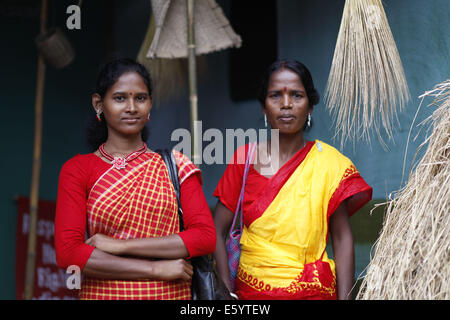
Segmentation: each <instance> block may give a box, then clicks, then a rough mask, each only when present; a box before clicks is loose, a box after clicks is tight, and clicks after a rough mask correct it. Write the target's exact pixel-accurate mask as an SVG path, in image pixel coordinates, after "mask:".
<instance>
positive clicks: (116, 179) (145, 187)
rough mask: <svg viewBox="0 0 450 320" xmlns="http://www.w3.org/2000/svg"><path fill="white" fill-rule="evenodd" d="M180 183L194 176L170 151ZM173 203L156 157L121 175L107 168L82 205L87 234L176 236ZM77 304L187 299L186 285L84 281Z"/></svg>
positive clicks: (164, 171)
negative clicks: (89, 301) (174, 160)
mask: <svg viewBox="0 0 450 320" xmlns="http://www.w3.org/2000/svg"><path fill="white" fill-rule="evenodd" d="M174 155H175V157H176V160H177V163H178V168H179V176H180V180H181V182H182V181H183V180H184V179H186V178H187V177H188V176H190V175H191V174H193V173H194V172H198V171H200V170H199V169H198V168H197V167H195V165H194V164H193V163H192V162H191V161H190V160H189V159H187V158H186V157H185V156H183V155H182V154H181V153H178V152H176V151H175V152H174ZM177 210H178V208H177V200H176V197H175V193H174V190H173V186H172V183H171V181H170V178H169V176H168V172H167V169H166V167H165V164H164V162H163V161H162V159H161V157H160V156H159V155H158V154H156V153H144V154H142V155H141V156H140V157H138V158H137V159H135V160H133V161H131V162H129V163H128V165H127V166H126V167H125V168H124V169H122V170H116V169H114V167H112V166H111V168H110V169H108V170H107V171H106V172H105V173H104V174H103V175H101V176H100V178H99V179H98V180H97V181H96V182H95V184H94V186H93V187H92V189H91V190H90V193H89V196H88V200H87V219H88V220H87V222H88V228H89V234H90V235H93V234H96V233H101V234H104V235H107V236H110V237H113V238H116V239H133V238H148V237H162V236H167V235H171V234H174V233H177V232H179V218H178V211H177ZM79 298H80V299H105V300H115V299H120V300H122V299H164V300H168V299H170V300H171V299H190V298H191V292H190V283H189V282H186V281H162V280H134V281H124V280H106V279H96V278H89V277H85V278H84V279H83V283H82V286H81V291H80V294H79Z"/></svg>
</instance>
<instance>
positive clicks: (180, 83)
mask: <svg viewBox="0 0 450 320" xmlns="http://www.w3.org/2000/svg"><path fill="white" fill-rule="evenodd" d="M154 35H155V22H154V17H153V15H151V18H150V22H149V25H148V28H147V32H146V34H145V38H144V41H143V42H142V45H141V48H140V50H139V53H138V57H137V61H138V62H139V63H141V64H143V65H144V66H145V67H146V68H147V69H148V70H149V71H150V74H151V76H152V80H153V96H154V98H155V99H154V101H155V102H156V105H159V104H160V103H162V102H164V101H168V100H169V99H172V100H173V99H177V98H180V97H181V96H182V95H183V94H184V93H185V92H186V87H187V61H186V59H160V58H154V59H149V58H147V57H146V55H147V52H148V50H149V48H150V45H151V43H152V40H153V37H154Z"/></svg>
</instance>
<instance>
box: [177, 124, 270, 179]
mask: <svg viewBox="0 0 450 320" xmlns="http://www.w3.org/2000/svg"><path fill="white" fill-rule="evenodd" d="M194 130H195V132H197V133H198V135H197V136H196V140H197V141H195V143H194V145H195V146H196V151H197V152H196V155H198V158H197V159H195V158H194V157H193V156H194V154H193V153H194V152H192V149H193V147H192V139H191V138H192V136H191V132H190V131H189V130H187V129H184V128H179V129H176V130H174V131H173V132H172V135H171V138H170V139H171V141H175V142H178V143H177V144H176V145H175V147H174V149H175V150H177V151H179V152H181V153H183V154H184V155H185V156H187V157H188V158H190V159H192V160H193V162H194V163H195V164H197V165H198V164H207V165H211V164H225V163H234V162H236V163H237V164H244V163H245V159H246V157H245V154H244V149H243V148H240V149H238V147H239V146H242V145H244V144H246V143H266V142H267V141H269V140H270V144H268V145H267V148H258V149H257V152H255V155H254V160H253V163H256V162H259V163H260V164H261V173H262V174H263V175H269V174H271V173H272V167H273V168H278V165H279V156H278V155H279V130H278V129H271V130H270V137H269V130H267V129H258V130H257V129H253V128H250V129H247V130H244V129H241V128H238V129H225V134H224V133H223V131H221V130H219V129H217V128H210V129H207V130H206V131H205V132H203V126H202V121H195V122H194ZM204 142H205V144H206V145H204ZM236 149H238V150H239V151H238V152H237V153H236V156H235V157H233V155H234V153H235V151H236ZM240 151H241V152H240Z"/></svg>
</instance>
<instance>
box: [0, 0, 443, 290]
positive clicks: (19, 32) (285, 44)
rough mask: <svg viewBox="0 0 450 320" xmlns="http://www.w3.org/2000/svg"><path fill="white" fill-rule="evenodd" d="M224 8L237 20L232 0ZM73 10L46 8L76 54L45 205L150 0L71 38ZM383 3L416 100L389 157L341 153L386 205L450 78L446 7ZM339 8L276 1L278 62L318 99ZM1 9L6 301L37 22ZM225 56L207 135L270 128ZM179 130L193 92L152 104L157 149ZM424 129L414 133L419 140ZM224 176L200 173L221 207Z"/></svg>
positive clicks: (92, 21) (203, 92) (112, 12)
mask: <svg viewBox="0 0 450 320" xmlns="http://www.w3.org/2000/svg"><path fill="white" fill-rule="evenodd" d="M22 2H24V3H32V2H33V1H22ZM217 2H218V4H219V5H220V6H221V7H222V8H223V10H224V12H225V13H226V14H227V15H228V16H229V13H230V8H231V0H218V1H217ZM71 4H73V1H68V0H61V1H52V2H51V10H50V11H49V26H51V25H57V26H59V27H61V28H63V29H64V31H65V32H66V34H67V35H68V37H69V39H70V40H71V42H72V43H73V45H74V47H75V50H76V54H77V56H76V60H75V61H74V63H73V64H72V65H71V66H69V67H67V68H66V69H63V70H54V69H52V68H51V67H48V68H47V74H46V85H45V106H44V110H45V111H44V135H43V139H44V140H43V158H42V169H41V183H40V197H41V198H42V199H47V200H55V199H56V192H57V181H58V173H59V170H60V168H61V166H62V164H63V163H64V162H65V161H67V160H68V159H69V158H70V157H72V156H73V155H75V154H77V153H86V152H88V149H87V147H86V145H85V143H84V132H85V130H84V128H85V119H86V116H87V114H88V113H89V112H92V110H91V106H90V95H91V94H92V92H93V88H94V85H95V79H96V75H97V72H98V70H99V67H100V65H101V64H102V63H103V62H104V60H105V57H107V56H111V55H113V54H116V55H117V54H119V55H123V56H129V57H133V58H135V57H136V56H137V53H138V50H139V47H140V45H141V43H142V41H143V38H144V35H145V32H146V30H147V26H148V19H149V16H150V11H151V8H150V2H149V1H147V0H133V1H118V0H114V1H103V0H96V1H84V2H83V7H82V9H81V10H82V29H81V30H74V31H70V30H67V29H65V21H66V19H67V14H66V13H65V11H66V8H67V6H69V5H71ZM106 4H108V5H106ZM383 4H384V8H385V11H386V14H387V17H388V20H389V23H390V27H391V30H392V33H393V35H394V38H395V40H396V43H397V47H398V50H399V53H400V56H401V58H402V62H403V67H404V69H405V73H406V78H407V81H408V85H409V88H410V92H411V97H412V99H411V102H410V103H409V104H408V105H407V107H406V110H405V111H404V112H402V113H400V114H399V120H400V127H399V128H398V130H397V132H396V134H395V141H394V142H390V143H389V151H387V152H386V151H384V150H383V149H382V148H381V146H380V145H379V143H378V141H377V140H376V138H374V139H373V141H372V145H370V146H368V145H366V144H365V143H356V144H355V146H354V147H353V146H352V145H351V144H348V145H347V146H346V147H345V149H344V150H343V153H344V154H345V155H347V156H348V157H350V158H351V159H352V160H353V162H354V163H355V165H356V167H357V168H358V169H359V171H360V173H361V175H362V176H363V177H364V178H365V180H366V181H367V182H368V183H369V184H370V185H371V186H373V188H374V199H378V200H377V201H378V202H380V201H382V199H385V198H386V197H387V195H389V194H390V193H392V192H394V191H395V190H398V189H399V187H400V183H401V173H402V167H403V156H404V152H405V145H406V140H407V136H408V131H409V128H410V126H411V123H412V119H413V117H414V115H415V112H416V110H417V107H418V104H419V99H418V98H417V97H418V96H419V95H420V94H422V93H423V92H424V91H426V90H429V89H431V88H433V87H434V85H436V84H437V83H440V82H442V81H444V80H446V79H448V77H449V74H450V59H449V58H450V57H449V53H450V3H449V2H448V0H429V1H422V0H395V1H394V0H385V1H383ZM343 7H344V0H338V1H330V0H315V1H300V0H296V1H292V0H278V1H277V17H278V55H279V58H293V59H297V60H299V61H302V62H303V63H304V64H305V65H307V66H308V68H309V69H310V71H311V73H312V76H313V79H314V82H315V85H316V87H317V88H318V91H319V92H320V93H321V94H322V96H323V93H324V89H325V85H326V81H327V79H328V73H329V70H330V66H331V62H332V57H333V53H334V47H335V43H336V38H337V34H338V31H339V26H340V21H341V16H342V10H343ZM1 9H2V7H0V10H1ZM0 13H1V16H2V18H1V19H0V35H1V38H2V39H3V44H4V45H2V50H1V51H0V57H1V59H0V63H1V70H2V73H1V74H2V76H1V77H0V88H1V89H0V90H1V92H2V100H1V103H0V106H1V110H2V113H3V116H2V117H0V137H1V142H2V156H1V157H0V167H1V168H3V170H2V181H3V183H2V184H1V185H0V256H1V257H2V259H1V263H0V275H1V276H0V283H1V285H0V299H14V298H15V283H14V274H15V272H14V269H15V266H14V257H15V227H16V211H17V208H16V204H15V201H14V196H15V195H25V196H28V195H29V193H30V190H29V189H30V179H31V159H32V153H33V130H34V129H33V124H34V122H33V118H34V95H35V82H36V62H37V50H36V48H35V45H34V39H35V37H36V36H37V33H38V30H39V23H38V18H37V17H34V18H33V16H32V14H30V16H29V17H25V18H23V17H22V18H19V17H17V16H14V14H11V13H10V12H5V11H3V12H1V11H0ZM260 23H264V21H260ZM237 31H238V30H237ZM243 41H244V42H245V39H243ZM229 52H230V51H229V50H228V51H222V52H217V53H213V54H210V55H208V56H206V58H205V60H206V68H205V70H204V72H203V74H202V76H201V77H200V78H199V80H198V81H199V82H198V87H199V119H201V120H202V121H203V131H205V130H207V129H208V128H218V129H220V130H222V131H223V132H225V129H226V128H242V129H244V130H246V129H248V128H262V127H263V125H264V124H263V119H262V114H261V112H260V106H259V104H258V102H257V101H256V100H249V101H244V102H239V103H235V102H233V101H232V100H231V98H230V92H229V78H228V76H229V67H230V66H229ZM154 81H157V79H155V80H154ZM430 102H431V101H429V102H428V103H430ZM428 103H426V104H428ZM426 104H424V105H423V107H422V109H421V111H420V112H419V114H418V118H417V121H416V123H417V124H418V123H420V122H421V121H422V120H423V119H425V118H426V117H427V116H428V115H430V114H431V112H432V110H433V109H432V108H431V107H427V106H426ZM313 117H314V121H315V124H314V127H313V129H312V130H311V131H310V132H309V133H308V138H309V139H321V140H323V141H325V142H326V143H329V144H332V145H335V146H336V145H338V143H337V142H334V141H333V140H332V139H331V137H332V134H333V132H332V130H331V129H330V127H331V118H330V115H329V114H328V113H327V112H326V111H325V105H324V103H323V100H322V101H321V102H320V103H319V105H317V106H316V107H315V110H314V113H313ZM180 127H181V128H187V129H188V128H189V99H188V96H187V90H186V91H185V93H183V94H182V95H181V96H180V98H179V99H177V100H174V101H171V102H168V103H161V104H160V106H158V107H156V108H154V109H153V111H152V121H151V124H150V139H149V141H148V143H149V146H150V147H151V148H158V147H169V146H174V145H175V144H176V143H177V142H176V141H174V142H171V141H170V136H171V133H172V131H173V130H175V129H176V128H180ZM417 132H418V130H417V129H414V130H413V135H412V136H413V137H414V136H415V135H416V134H417ZM423 137H424V135H423V133H422V134H420V135H419V137H418V138H417V140H416V141H410V147H409V150H408V153H407V162H406V163H407V168H406V172H407V171H408V169H409V165H410V162H411V160H412V158H413V156H414V153H415V151H416V149H417V147H418V145H419V144H420V143H421V142H422V141H423ZM207 144H208V143H206V144H204V146H205V145H207ZM224 169H225V165H210V166H203V167H202V170H203V176H204V182H205V183H204V192H205V195H206V197H207V200H208V203H209V204H210V206H212V207H213V206H214V205H215V203H216V200H215V199H214V198H213V197H212V191H213V190H214V188H215V186H216V184H217V182H218V181H219V179H220V177H221V175H222V173H223V171H224ZM370 209H371V206H367V207H366V208H364V210H362V212H360V213H359V214H357V215H355V216H354V218H352V226H353V230H354V234H355V240H356V264H357V271H356V273H357V274H360V273H361V272H362V271H363V269H364V267H365V265H366V264H367V263H368V261H369V251H370V247H371V245H372V243H373V241H374V240H375V238H376V236H377V234H378V230H379V228H380V224H381V221H382V215H383V211H382V210H380V209H377V210H376V211H375V212H374V213H373V215H372V216H370V215H369V210H370Z"/></svg>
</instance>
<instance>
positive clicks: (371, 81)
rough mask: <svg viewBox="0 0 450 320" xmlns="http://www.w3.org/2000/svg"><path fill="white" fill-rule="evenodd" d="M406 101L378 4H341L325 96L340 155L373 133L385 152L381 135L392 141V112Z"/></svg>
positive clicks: (355, 0) (365, 0)
mask: <svg viewBox="0 0 450 320" xmlns="http://www.w3.org/2000/svg"><path fill="white" fill-rule="evenodd" d="M409 98H410V95H409V90H408V85H407V83H406V80H405V75H404V71H403V66H402V62H401V60H400V56H399V53H398V50H397V47H396V44H395V41H394V37H393V35H392V32H391V29H390V27H389V23H388V20H387V17H386V14H385V12H384V9H383V5H382V3H381V0H346V2H345V7H344V12H343V16H342V22H341V26H340V29H339V34H338V38H337V42H336V48H335V51H334V57H333V62H332V66H331V71H330V75H329V78H328V83H327V88H326V90H325V100H326V105H327V109H328V110H329V111H330V113H332V115H333V122H334V123H333V125H334V127H335V135H334V137H335V138H337V137H338V136H340V140H341V141H340V142H341V149H342V148H343V146H344V144H345V142H346V141H347V140H353V142H356V141H358V140H359V139H363V140H365V141H367V142H370V137H371V134H372V132H373V131H375V132H376V134H377V136H378V138H379V141H380V142H381V144H382V146H383V148H385V149H387V144H386V142H385V141H384V139H383V135H384V134H386V135H387V137H388V139H389V140H392V139H393V131H394V126H395V122H397V123H398V119H397V110H400V111H401V110H403V108H404V105H405V103H407V102H408V101H409ZM382 128H384V133H383V131H382Z"/></svg>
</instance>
